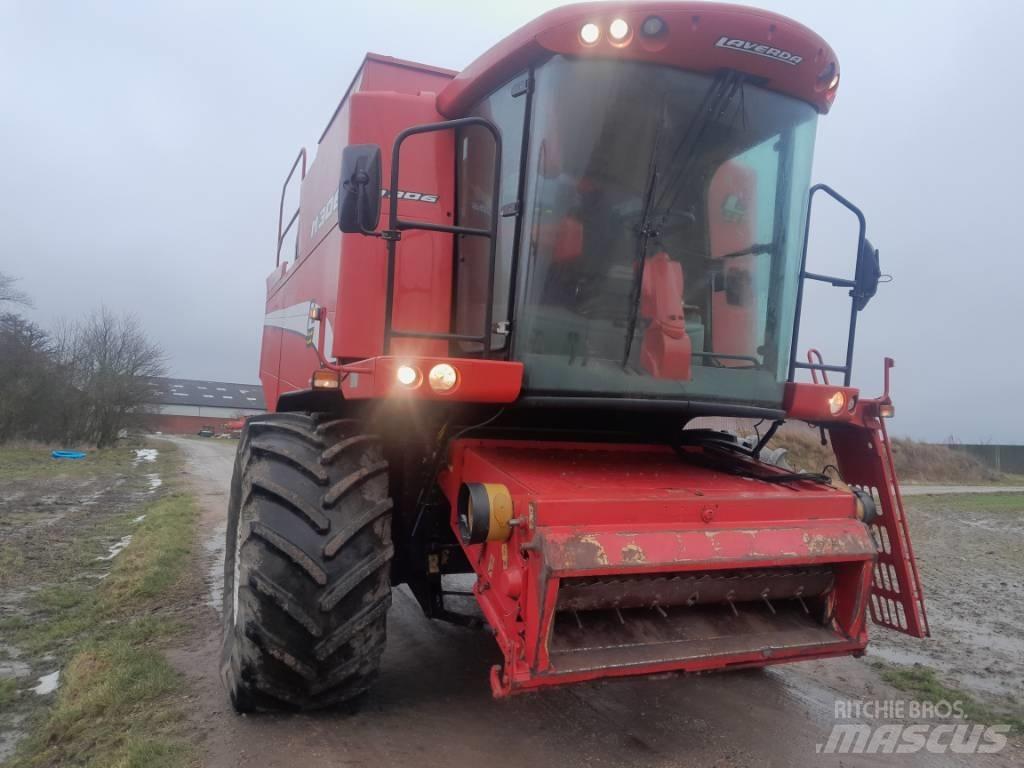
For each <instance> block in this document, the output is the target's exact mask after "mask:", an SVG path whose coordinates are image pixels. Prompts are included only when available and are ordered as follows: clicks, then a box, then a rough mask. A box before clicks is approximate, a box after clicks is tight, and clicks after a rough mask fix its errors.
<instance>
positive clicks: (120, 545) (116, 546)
mask: <svg viewBox="0 0 1024 768" xmlns="http://www.w3.org/2000/svg"><path fill="white" fill-rule="evenodd" d="M131 543H132V535H131V534H128V535H127V536H122V537H121V540H120V541H117V542H115V543H113V544H111V545H110V548H109V549H108V550H107V554H105V555H100V556H99V557H97V558H96V559H97V560H113V559H114V558H115V557H117V556H118V555H120V554H121V553H122V552H123V551H124V548H125V547H127V546H128V545H129V544H131Z"/></svg>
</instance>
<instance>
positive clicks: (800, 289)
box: [789, 184, 867, 387]
mask: <svg viewBox="0 0 1024 768" xmlns="http://www.w3.org/2000/svg"><path fill="white" fill-rule="evenodd" d="M815 192H824V193H825V194H827V195H828V196H829V197H831V198H832V199H833V200H835V201H836V202H838V203H839V204H840V205H841V206H843V207H844V208H846V209H847V210H848V211H850V213H852V214H853V215H854V216H856V217H857V224H858V232H857V261H856V265H855V267H854V272H853V274H854V275H859V274H860V267H861V255H862V253H863V251H864V241H865V238H866V230H867V222H866V221H865V219H864V213H863V212H862V211H861V209H860V208H858V207H857V206H856V205H854V204H853V203H851V202H850V201H849V200H847V199H846V198H845V197H843V196H842V195H840V194H839V193H838V192H836V191H835V190H834V189H832V187H830V186H828V185H827V184H815V185H814V186H813V187H811V189H810V191H809V192H808V194H807V219H806V221H805V222H804V248H803V254H802V256H801V257H800V281H799V283H797V289H796V319H795V321H794V325H793V339H792V342H791V345H790V350H789V380H790V381H795V380H796V378H795V377H796V371H797V369H798V368H802V369H810V370H811V371H815V370H817V371H821V372H822V375H824V373H825V371H834V372H836V373H842V374H843V386H846V387H848V386H850V380H851V379H852V378H853V344H854V340H855V338H856V336H857V312H858V311H859V310H858V309H857V282H856V279H854V280H848V279H846V278H841V277H833V276H832V275H821V274H818V273H816V272H808V271H807V249H808V245H809V244H810V231H811V207H812V205H813V203H814V194H815ZM807 280H816V281H818V282H823V283H829V284H831V285H833V286H835V287H837V288H850V325H849V330H848V332H847V335H846V363H845V365H822V364H821V363H810V362H807V363H801V362H797V353H798V346H799V341H800V315H801V313H802V311H803V303H804V283H805V282H806V281H807ZM819 359H820V356H819ZM812 378H816V377H814V376H813V374H812Z"/></svg>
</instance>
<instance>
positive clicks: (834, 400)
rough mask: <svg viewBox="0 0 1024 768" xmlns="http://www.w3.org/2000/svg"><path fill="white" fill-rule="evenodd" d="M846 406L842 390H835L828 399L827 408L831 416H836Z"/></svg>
mask: <svg viewBox="0 0 1024 768" xmlns="http://www.w3.org/2000/svg"><path fill="white" fill-rule="evenodd" d="M845 407H846V395H844V394H843V393H842V391H838V392H836V393H835V394H834V395H832V397H830V398H829V399H828V410H829V412H830V413H831V414H832V415H833V416H838V415H839V414H840V413H842V412H843V408H845Z"/></svg>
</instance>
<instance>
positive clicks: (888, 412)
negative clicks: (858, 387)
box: [878, 403, 896, 419]
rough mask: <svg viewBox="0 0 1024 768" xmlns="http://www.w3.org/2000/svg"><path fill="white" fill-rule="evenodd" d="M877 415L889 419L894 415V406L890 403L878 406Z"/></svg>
mask: <svg viewBox="0 0 1024 768" xmlns="http://www.w3.org/2000/svg"><path fill="white" fill-rule="evenodd" d="M878 415H879V416H881V417H882V418H883V419H891V418H892V417H893V416H895V415H896V406H895V405H892V404H891V403H887V404H885V405H880V406H878Z"/></svg>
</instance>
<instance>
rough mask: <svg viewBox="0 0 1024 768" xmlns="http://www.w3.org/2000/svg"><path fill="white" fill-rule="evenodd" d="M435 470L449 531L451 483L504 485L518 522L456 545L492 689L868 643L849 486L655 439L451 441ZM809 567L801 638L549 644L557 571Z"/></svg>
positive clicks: (864, 562)
mask: <svg viewBox="0 0 1024 768" xmlns="http://www.w3.org/2000/svg"><path fill="white" fill-rule="evenodd" d="M439 480H440V484H441V487H442V489H443V491H444V493H445V495H446V496H447V497H448V499H449V500H450V501H451V502H452V518H451V521H450V523H451V525H452V527H453V529H455V530H456V531H457V530H458V520H457V515H458V510H457V505H456V498H457V494H458V489H459V487H460V485H461V484H462V483H463V482H491V483H502V484H504V485H506V486H507V487H508V489H509V492H510V494H511V496H512V501H513V514H514V515H515V517H516V518H517V519H518V520H519V521H520V522H519V524H518V525H516V526H515V527H514V528H513V529H512V533H511V536H510V538H509V540H508V541H507V542H485V543H483V544H473V545H465V547H464V548H465V550H466V554H467V557H468V560H469V562H470V563H471V564H472V565H473V567H474V569H475V570H476V574H477V577H478V579H477V583H476V586H475V588H474V594H475V596H476V598H477V600H478V602H479V603H480V605H481V608H482V610H483V612H484V615H485V616H486V618H487V621H488V623H489V624H490V625H491V627H492V628H493V629H494V630H495V635H496V639H497V641H498V645H499V647H500V648H501V650H502V653H503V655H504V657H505V663H504V665H503V667H500V668H499V667H496V668H493V669H492V672H491V685H492V690H493V692H494V695H495V696H497V697H501V696H506V695H508V694H511V693H515V692H518V691H523V690H528V689H531V688H539V687H544V686H550V685H562V684H566V683H572V682H579V681H582V680H592V679H597V678H601V677H617V676H623V675H646V674H655V673H660V672H673V671H674V672H687V671H701V670H708V669H721V668H726V667H734V666H764V665H767V664H774V663H778V662H781V661H792V660H797V659H807V658H825V657H828V656H837V655H846V654H851V653H857V652H859V651H861V650H863V648H864V647H865V646H866V644H867V633H866V630H865V621H864V617H865V613H866V610H867V595H868V588H869V580H870V578H871V572H872V567H873V565H874V558H875V547H874V542H873V541H872V539H871V536H870V535H869V532H868V529H867V527H866V526H865V525H864V524H863V523H861V522H859V521H858V520H856V519H855V517H854V504H853V498H852V495H851V494H850V493H849V492H848V491H845V490H840V489H838V488H829V487H824V486H820V485H815V484H810V483H792V484H787V487H780V486H779V485H778V484H769V483H764V482H761V481H755V480H749V479H744V478H740V477H737V476H735V475H732V474H729V473H726V472H718V471H715V470H713V469H710V468H708V467H705V466H700V465H699V463H695V461H693V460H691V461H683V460H680V458H679V457H678V456H677V455H675V453H673V452H671V451H667V450H664V449H662V448H660V447H654V446H628V445H627V446H623V445H590V444H567V443H561V444H552V443H540V442H537V443H527V442H513V441H489V440H459V441H456V443H455V444H454V446H453V448H452V452H451V455H450V457H449V467H448V468H447V469H446V470H445V471H443V472H442V474H441V477H440V478H439ZM709 512H710V514H708V513H709ZM822 565H827V566H829V567H830V568H831V569H832V570H833V573H834V574H835V585H834V588H833V590H832V591H831V592H830V593H829V597H828V598H827V599H828V601H829V603H828V604H829V606H830V614H829V615H830V616H831V620H830V621H829V622H827V623H826V624H825V625H819V626H822V627H823V628H822V629H821V630H820V632H822V633H823V634H821V635H819V636H818V638H819V639H817V640H815V641H814V642H807V643H805V644H803V645H801V644H800V642H798V641H795V640H794V641H793V642H792V643H788V644H787V643H783V644H781V645H773V644H772V643H771V642H770V641H768V645H767V646H765V647H758V643H760V642H761V641H760V640H756V639H755V640H753V641H752V642H751V644H750V645H751V647H756V650H749V651H748V650H741V648H742V647H743V646H742V642H741V643H738V644H736V645H734V646H733V647H734V648H735V649H736V650H734V651H727V650H722V649H720V648H718V647H717V645H716V644H714V643H712V644H710V645H709V646H708V650H707V652H706V653H704V654H698V655H696V656H694V655H689V656H687V655H686V654H685V653H684V654H680V655H679V656H678V657H677V658H675V659H674V660H666V659H665V658H664V657H663V656H659V654H660V653H661V651H655V652H654V653H651V654H648V655H646V656H637V655H633V656H630V655H629V651H622V653H625V654H626V655H623V656H621V657H618V658H619V661H618V662H616V661H615V659H614V658H613V657H615V655H616V654H617V653H620V652H619V651H618V650H616V649H617V648H618V646H614V647H612V646H610V647H609V649H608V651H607V654H606V655H605V656H603V658H604V659H605V660H606V663H604V664H597V665H595V666H592V667H587V668H583V667H579V668H576V667H573V666H572V664H571V663H569V664H568V665H566V663H565V658H566V657H565V656H564V655H562V656H558V657H557V658H556V652H555V651H553V650H552V649H551V647H549V646H550V645H551V643H552V637H553V632H554V626H555V625H554V622H555V615H556V608H557V606H558V598H559V591H560V588H561V587H560V584H561V580H562V579H565V578H586V577H595V578H596V577H603V578H606V579H616V578H623V577H636V576H640V575H644V574H653V575H656V576H658V577H659V578H660V577H663V576H665V575H670V574H679V573H699V574H705V573H714V572H716V571H723V572H728V573H732V572H735V571H742V570H744V569H754V570H755V571H756V570H758V569H766V568H794V567H815V566H817V567H820V566H822ZM563 615H564V614H563ZM577 621H580V619H579V617H577ZM587 621H589V619H587ZM620 621H623V619H622V617H621V616H620ZM624 624H625V622H624ZM580 629H581V630H582V629H583V625H582V624H581V625H580ZM680 640H681V641H683V642H685V641H686V640H687V638H686V637H681V638H680ZM599 647H601V648H604V646H599ZM652 647H654V648H656V647H657V646H656V645H655V646H652ZM561 653H563V654H564V651H563V652H561ZM644 653H646V652H644Z"/></svg>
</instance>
